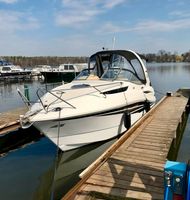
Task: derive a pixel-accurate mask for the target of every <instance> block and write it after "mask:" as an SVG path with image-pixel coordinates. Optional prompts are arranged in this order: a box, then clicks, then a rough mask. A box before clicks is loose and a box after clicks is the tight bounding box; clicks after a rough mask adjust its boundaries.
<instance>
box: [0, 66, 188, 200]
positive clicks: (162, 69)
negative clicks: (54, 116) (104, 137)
mask: <svg viewBox="0 0 190 200" xmlns="http://www.w3.org/2000/svg"><path fill="white" fill-rule="evenodd" d="M148 71H149V75H150V78H151V82H152V85H153V87H154V88H155V91H156V96H157V99H158V100H159V99H160V98H162V97H163V95H164V94H166V92H168V91H176V90H177V89H179V88H182V87H183V88H184V87H190V64H189V63H169V64H168V63H162V64H158V63H150V64H148ZM25 84H27V85H28V87H29V91H30V98H31V100H33V101H35V100H36V99H37V97H36V95H35V91H36V88H37V87H43V88H44V87H45V85H44V84H43V83H41V82H39V81H30V82H28V83H25ZM17 87H19V88H20V90H21V91H23V89H24V83H21V82H20V83H12V84H5V85H4V84H0V105H1V106H0V112H3V111H6V110H10V109H12V108H15V107H19V106H23V103H22V101H21V99H20V97H19V96H18V94H17V91H16V88H17ZM5 102H6V103H5ZM33 131H35V130H33ZM26 134H27V130H26ZM113 142H114V141H112V140H111V141H108V142H106V143H98V144H94V145H90V146H86V147H83V148H80V149H76V150H73V151H69V152H66V153H61V152H57V147H56V146H55V145H54V144H53V143H52V142H51V141H50V140H49V139H47V138H46V137H41V136H40V135H39V138H38V140H32V141H31V142H29V143H28V144H26V145H24V146H20V147H19V148H17V149H15V150H12V151H10V152H8V153H7V154H5V155H4V156H3V157H1V158H0V174H1V176H0V183H1V187H0V194H1V198H0V199H3V200H12V199H15V200H44V199H45V200H46V199H50V197H51V196H52V195H53V196H54V199H60V198H61V197H62V196H63V195H64V193H65V192H66V191H67V190H68V189H69V188H70V187H72V186H73V185H74V184H75V183H76V182H77V181H78V180H79V179H78V174H79V173H80V172H81V171H82V170H83V169H84V168H85V167H86V166H88V165H89V164H90V163H91V162H92V161H93V160H95V159H96V158H97V157H98V156H99V155H101V153H102V152H103V151H105V149H107V148H108V147H109V146H110V145H111V144H112V143H113ZM189 142H190V119H188V121H187V126H186V130H185V132H184V135H183V140H182V142H181V146H180V149H179V153H178V158H177V159H178V160H179V161H187V160H188V159H189V155H190V148H189V147H188V144H189ZM57 155H59V156H58V157H57ZM55 163H57V168H56V174H55V175H54V171H55ZM52 183H54V184H52Z"/></svg>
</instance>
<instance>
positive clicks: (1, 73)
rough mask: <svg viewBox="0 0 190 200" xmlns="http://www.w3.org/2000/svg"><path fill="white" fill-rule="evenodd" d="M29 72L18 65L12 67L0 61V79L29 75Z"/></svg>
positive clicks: (10, 64)
mask: <svg viewBox="0 0 190 200" xmlns="http://www.w3.org/2000/svg"><path fill="white" fill-rule="evenodd" d="M30 73H31V70H28V69H24V68H21V67H20V66H19V65H13V64H12V63H9V62H7V61H5V60H0V77H2V78H3V77H11V76H13V77H14V76H20V75H29V74H30Z"/></svg>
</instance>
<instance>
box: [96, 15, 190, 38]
mask: <svg viewBox="0 0 190 200" xmlns="http://www.w3.org/2000/svg"><path fill="white" fill-rule="evenodd" d="M182 29H183V30H184V29H190V18H186V19H177V20H171V21H169V20H168V21H159V20H144V21H141V22H138V23H136V24H135V25H133V26H129V25H128V26H127V25H126V24H125V25H123V24H122V25H115V24H113V23H112V22H107V23H105V24H103V25H102V28H100V29H99V30H98V31H97V33H98V34H110V33H122V32H136V33H143V34H145V33H152V32H172V31H178V30H182Z"/></svg>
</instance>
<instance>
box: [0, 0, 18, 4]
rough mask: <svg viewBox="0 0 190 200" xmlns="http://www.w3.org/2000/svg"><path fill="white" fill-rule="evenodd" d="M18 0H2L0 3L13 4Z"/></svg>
mask: <svg viewBox="0 0 190 200" xmlns="http://www.w3.org/2000/svg"><path fill="white" fill-rule="evenodd" d="M17 1H18V0H0V3H7V4H12V3H16V2H17Z"/></svg>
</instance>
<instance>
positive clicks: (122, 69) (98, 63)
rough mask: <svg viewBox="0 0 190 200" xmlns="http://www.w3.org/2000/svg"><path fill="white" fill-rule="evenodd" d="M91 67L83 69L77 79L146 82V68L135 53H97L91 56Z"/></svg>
mask: <svg viewBox="0 0 190 200" xmlns="http://www.w3.org/2000/svg"><path fill="white" fill-rule="evenodd" d="M89 67H90V68H89V69H86V70H83V71H82V72H81V74H80V75H79V76H78V77H77V79H89V78H90V77H91V78H93V79H95V80H97V79H103V80H124V81H130V82H135V83H137V84H142V83H145V82H146V79H145V75H144V70H143V68H142V65H141V63H140V61H139V60H138V58H137V57H136V56H135V55H131V54H130V56H129V59H128V58H126V56H123V55H120V54H116V53H105V54H104V53H101V54H95V55H94V56H93V57H91V58H90V62H89Z"/></svg>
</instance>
